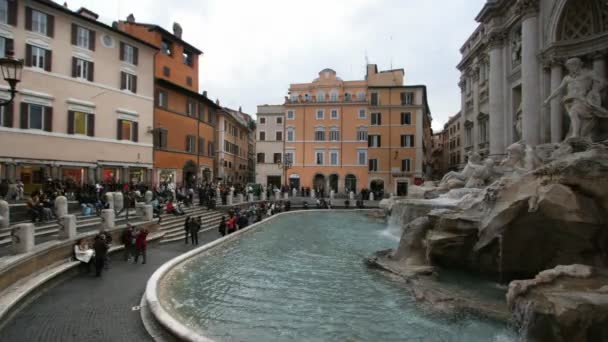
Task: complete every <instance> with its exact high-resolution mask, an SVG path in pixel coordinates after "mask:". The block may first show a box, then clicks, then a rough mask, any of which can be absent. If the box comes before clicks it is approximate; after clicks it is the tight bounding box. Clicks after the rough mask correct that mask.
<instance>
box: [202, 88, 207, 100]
mask: <svg viewBox="0 0 608 342" xmlns="http://www.w3.org/2000/svg"><path fill="white" fill-rule="evenodd" d="M203 97H205V98H206V97H207V91H206V90H203Z"/></svg>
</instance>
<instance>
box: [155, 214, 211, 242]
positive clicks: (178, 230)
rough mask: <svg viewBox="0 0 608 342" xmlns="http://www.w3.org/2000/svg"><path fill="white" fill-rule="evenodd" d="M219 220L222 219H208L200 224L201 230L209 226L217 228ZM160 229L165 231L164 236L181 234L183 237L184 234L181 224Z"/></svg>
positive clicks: (169, 236)
mask: <svg viewBox="0 0 608 342" xmlns="http://www.w3.org/2000/svg"><path fill="white" fill-rule="evenodd" d="M221 220H222V218H221V217H217V218H214V219H212V220H209V221H207V222H205V223H203V226H202V228H201V230H203V229H207V228H210V227H215V228H217V226H218V225H219V224H220V221H221ZM162 231H163V232H165V238H172V237H174V236H182V237H183V236H184V235H186V233H185V230H184V227H183V226H176V227H174V228H171V229H163V230H162Z"/></svg>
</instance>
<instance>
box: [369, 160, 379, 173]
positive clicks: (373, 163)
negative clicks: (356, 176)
mask: <svg viewBox="0 0 608 342" xmlns="http://www.w3.org/2000/svg"><path fill="white" fill-rule="evenodd" d="M369 171H370V172H378V159H370V160H369Z"/></svg>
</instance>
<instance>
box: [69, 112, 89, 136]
mask: <svg viewBox="0 0 608 342" xmlns="http://www.w3.org/2000/svg"><path fill="white" fill-rule="evenodd" d="M68 120H70V121H71V122H68V134H82V135H89V136H93V132H92V130H93V127H92V126H93V120H94V116H93V114H88V113H83V112H68Z"/></svg>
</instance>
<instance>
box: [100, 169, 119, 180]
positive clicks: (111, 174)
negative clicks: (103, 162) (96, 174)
mask: <svg viewBox="0 0 608 342" xmlns="http://www.w3.org/2000/svg"><path fill="white" fill-rule="evenodd" d="M118 180H119V178H118V169H117V168H111V167H104V168H102V169H101V181H102V182H104V183H116V182H118Z"/></svg>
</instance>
